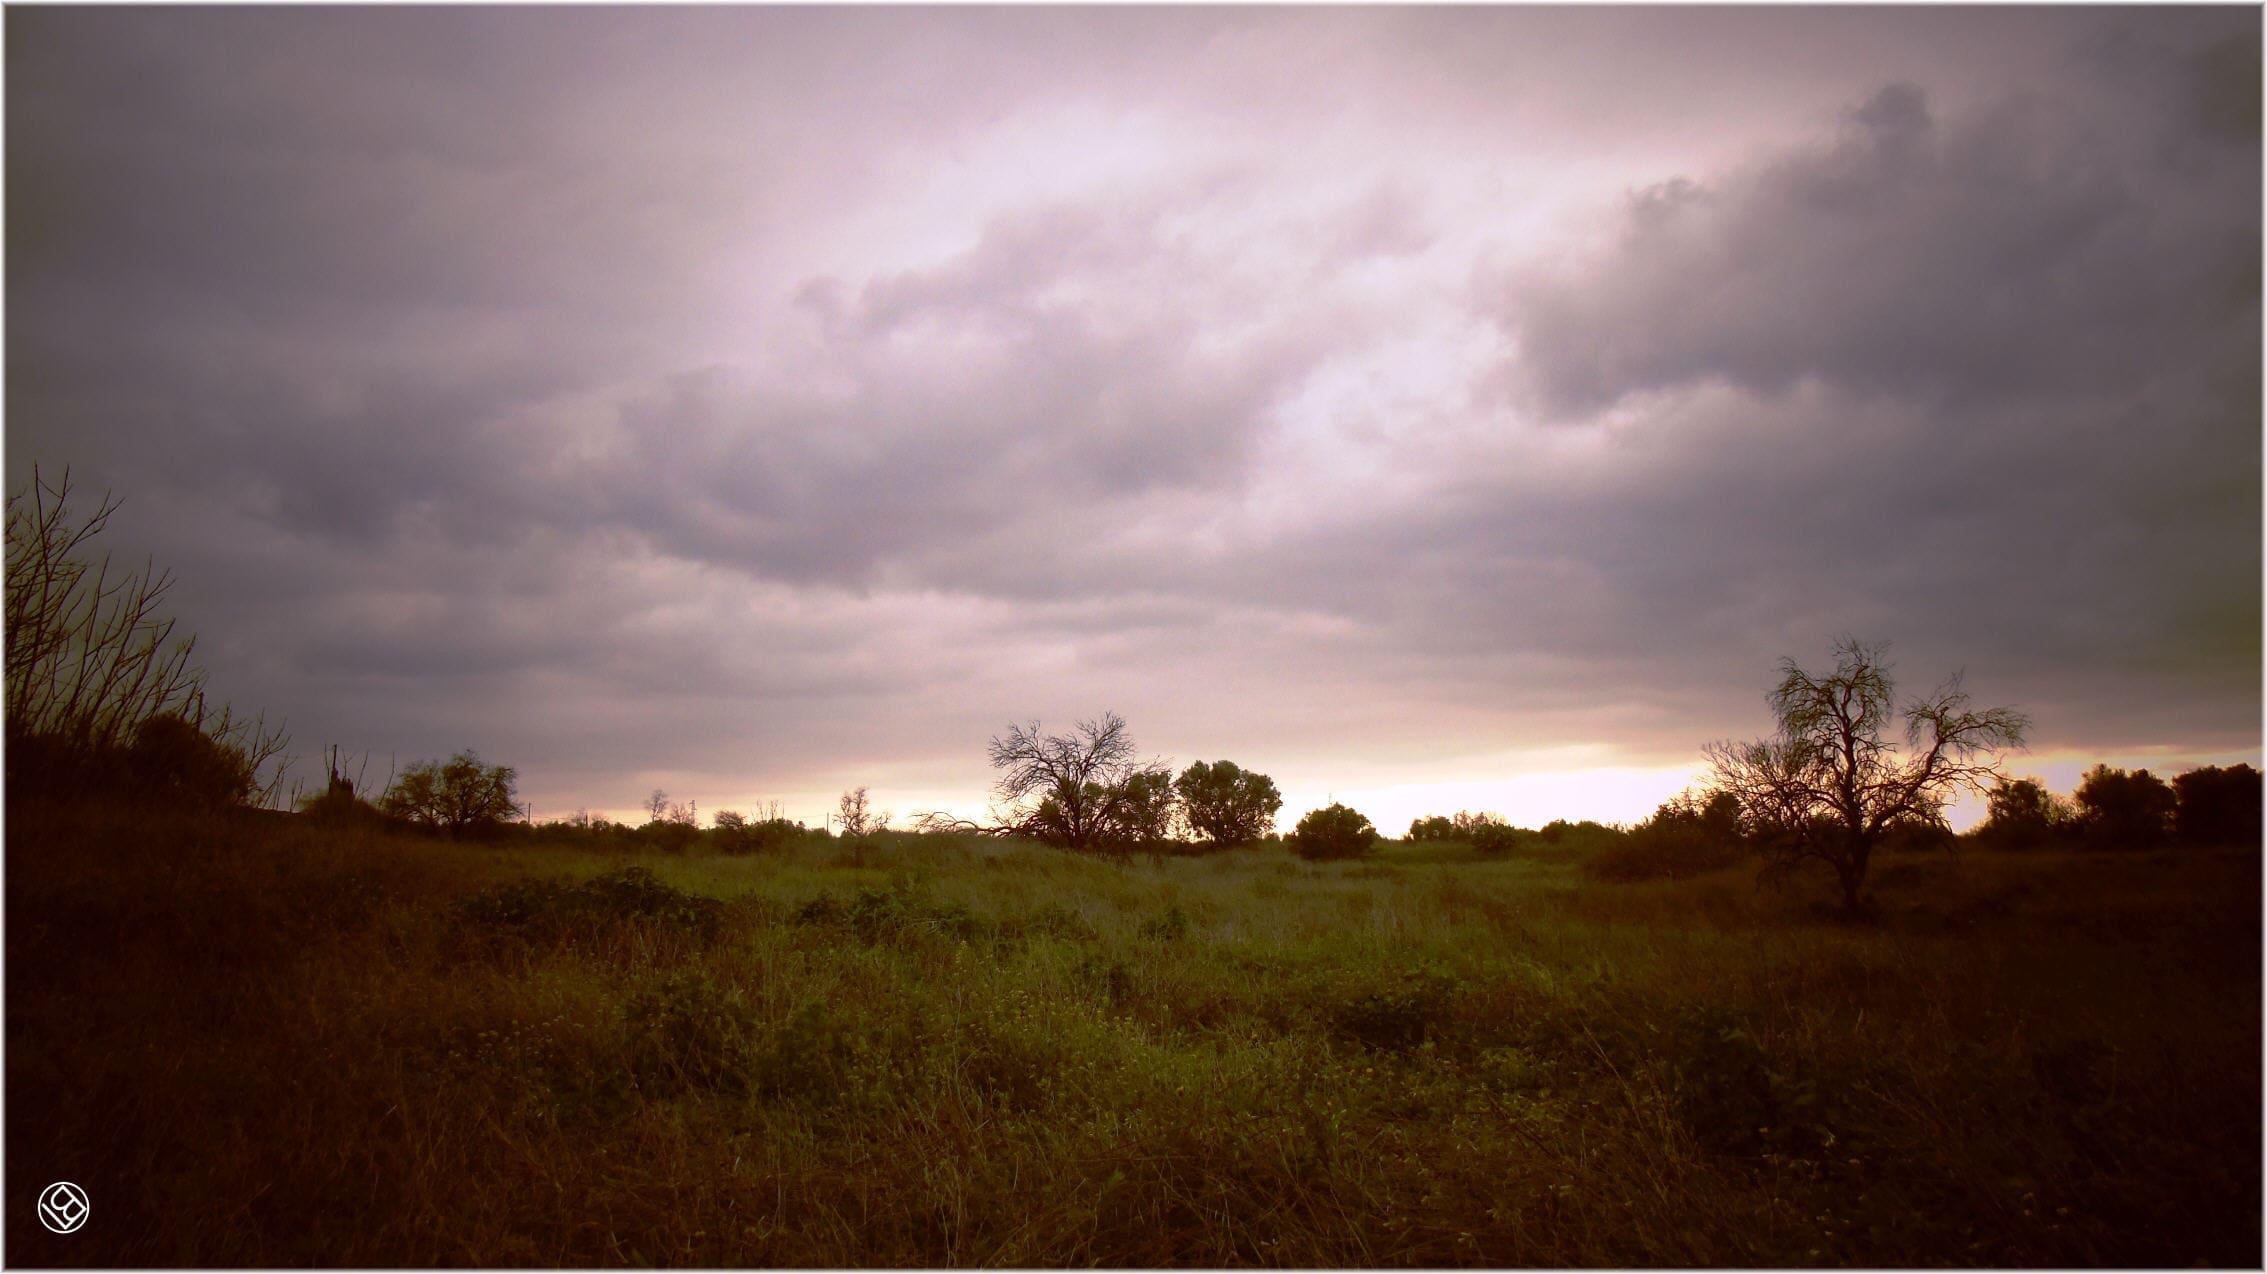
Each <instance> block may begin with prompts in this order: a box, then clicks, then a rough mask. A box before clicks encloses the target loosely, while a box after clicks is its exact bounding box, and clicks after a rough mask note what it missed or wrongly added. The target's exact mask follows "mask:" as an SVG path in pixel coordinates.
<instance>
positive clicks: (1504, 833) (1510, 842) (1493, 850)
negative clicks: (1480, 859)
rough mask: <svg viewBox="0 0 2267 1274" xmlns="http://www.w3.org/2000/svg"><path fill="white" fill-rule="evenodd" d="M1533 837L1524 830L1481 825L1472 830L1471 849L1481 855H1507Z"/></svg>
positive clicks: (1532, 834)
mask: <svg viewBox="0 0 2267 1274" xmlns="http://www.w3.org/2000/svg"><path fill="white" fill-rule="evenodd" d="M1534 836H1535V833H1533V832H1530V831H1527V830H1526V829H1524V828H1518V827H1506V826H1505V825H1503V824H1502V823H1481V824H1478V825H1477V826H1475V827H1473V829H1472V848H1473V850H1474V851H1476V852H1478V853H1482V854H1508V853H1510V852H1511V851H1513V850H1515V849H1518V848H1520V846H1521V845H1522V844H1524V843H1525V842H1526V841H1528V840H1530V839H1532V838H1533V837H1534Z"/></svg>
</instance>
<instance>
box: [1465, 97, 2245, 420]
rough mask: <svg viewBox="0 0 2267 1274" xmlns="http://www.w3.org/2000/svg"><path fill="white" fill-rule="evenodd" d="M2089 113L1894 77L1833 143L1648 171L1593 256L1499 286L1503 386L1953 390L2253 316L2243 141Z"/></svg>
mask: <svg viewBox="0 0 2267 1274" xmlns="http://www.w3.org/2000/svg"><path fill="white" fill-rule="evenodd" d="M2103 110H2108V111H2114V110H2115V105H2114V104H2112V105H2106V106H2103V107H2099V108H2097V111H2103ZM2093 123H2094V121H2093V120H2092V119H2091V118H2088V117H2084V116H2073V115H2071V114H2069V113H2067V112H2066V111H2065V110H2063V109H2062V108H2061V107H2060V105H2059V104H2056V103H2050V102H2046V101H2042V100H2035V99H2034V100H2014V101H2008V102H2003V103H2001V104H1998V105H1996V106H1993V107H1989V108H1985V109H1980V110H1976V111H1973V112H1960V113H1955V114H1953V115H1951V116H1949V117H1942V116H1941V113H1940V112H1938V111H1936V110H1935V109H1934V108H1932V107H1931V105H1930V104H1929V103H1928V101H1927V98H1926V95H1925V94H1924V93H1923V92H1922V91H1921V90H1919V89H1917V88H1915V87H1913V86H1911V85H1902V84H1898V85H1890V86H1888V87H1885V88H1883V89H1881V90H1879V91H1878V92H1877V93H1875V94H1873V95H1872V96H1871V97H1870V98H1868V99H1867V100H1865V101H1864V102H1863V103H1862V104H1860V105H1859V106H1858V107H1856V108H1855V109H1854V110H1853V111H1852V112H1851V113H1850V115H1849V117H1848V121H1847V123H1846V125H1845V126H1844V128H1843V129H1842V130H1841V135H1840V136H1839V137H1837V138H1836V139H1835V140H1833V141H1832V142H1831V143H1828V144H1824V145H1821V146H1817V147H1813V148H1807V149H1804V150H1801V151H1798V152H1796V153H1794V154H1792V155H1787V156H1783V157H1779V158H1775V159H1771V160H1768V161H1765V162H1763V163H1760V164H1758V165H1757V166H1755V167H1754V168H1752V169H1750V170H1748V171H1745V172H1741V173H1737V174H1733V175H1731V176H1729V177H1725V178H1720V179H1715V180H1712V181H1709V182H1706V183H1698V184H1695V183H1691V182H1686V183H1684V184H1677V183H1669V184H1664V185H1659V186H1653V187H1649V188H1647V189H1645V190H1643V191H1641V192H1640V193H1638V194H1637V195H1635V196H1633V197H1632V199H1631V200H1630V202H1629V206H1628V207H1627V209H1626V210H1625V213H1624V217H1623V222H1622V228H1621V233H1620V234H1619V236H1618V237H1617V238H1615V239H1614V240H1613V241H1612V242H1611V243H1610V244H1608V245H1607V246H1606V247H1605V248H1604V249H1603V250H1602V251H1601V252H1600V253H1599V254H1598V255H1596V256H1594V257H1588V258H1580V259H1578V260H1577V261H1576V262H1575V263H1573V264H1571V265H1567V266H1564V267H1561V268H1560V269H1557V270H1545V271H1540V272H1529V273H1522V274H1519V275H1517V276H1515V277H1513V278H1512V279H1510V280H1507V281H1506V282H1505V283H1504V284H1503V291H1502V292H1501V293H1500V296H1501V298H1502V304H1503V310H1502V313H1503V316H1504V321H1505V322H1506V324H1507V327H1508V328H1509V330H1510V332H1511V333H1512V335H1513V338H1514V340H1515V341H1516V343H1517V347H1518V354H1517V363H1516V365H1515V367H1514V368H1513V369H1512V371H1511V372H1510V376H1511V377H1512V381H1513V384H1514V385H1515V386H1516V387H1517V388H1518V389H1519V390H1521V391H1523V393H1525V394H1526V395H1527V396H1528V397H1529V400H1530V401H1532V402H1533V403H1534V404H1535V405H1536V406H1537V407H1538V408H1539V409H1541V410H1543V411H1545V412H1548V413H1550V414H1552V415H1555V416H1561V417H1567V418H1576V419H1579V418H1581V417H1583V416H1585V415H1587V414H1589V413H1592V412H1595V411H1597V410H1599V409H1601V408H1604V407H1607V406H1609V405H1611V404H1612V403H1613V402H1615V401H1616V400H1617V399H1619V398H1620V397H1622V396H1624V395H1627V394H1631V393H1637V392H1643V391H1648V390H1661V389H1669V388H1675V387H1678V386H1686V385H1693V384H1698V383H1704V382H1707V381H1710V380H1722V381H1725V382H1728V383H1731V384H1735V385H1739V386H1743V387H1746V388H1749V389H1753V390H1756V391H1759V392H1777V391H1781V390H1784V389H1786V388H1787V387H1788V386H1790V385H1793V384H1795V383H1796V382H1798V381H1800V380H1802V379H1804V378H1806V377H1816V378H1820V379H1822V380H1825V381H1827V382H1829V383H1832V384H1836V385H1840V386H1844V387H1847V388H1849V389H1851V390H1853V391H1856V392H1860V393H1866V394H1886V395H1893V396H1898V397H1906V398H1915V399H1922V400H1927V401H1932V402H1936V403H1941V404H1951V405H1956V404H1960V403H1964V402H1968V401H1972V400H1976V399H1981V398H2002V399H2004V398H2006V397H2008V396H2011V395H2017V394H2054V395H2069V394H2077V395H2091V394H2099V393H2105V392H2118V391H2121V390H2124V389H2126V388H2128V387H2130V386H2133V385H2135V384H2137V383H2140V382H2142V381H2145V380H2146V379H2148V378H2149V377H2150V376H2152V375H2154V374H2155V373H2156V372H2157V371H2158V370H2159V369H2160V368H2162V367H2164V366H2166V365H2167V364H2170V363H2177V362H2180V361H2183V360H2185V359H2187V358H2189V357H2191V356H2192V353H2193V350H2194V348H2195V346H2196V345H2197V344H2198V342H2199V341H2203V342H2207V343H2217V342H2218V340H2219V338H2220V334H2221V333H2223V332H2224V331H2226V330H2227V329H2229V328H2231V327H2237V328H2240V327H2241V326H2242V325H2244V324H2245V323H2246V322H2247V321H2249V320H2250V319H2251V318H2253V317H2254V316H2253V314H2252V311H2253V310H2255V309H2256V305H2255V302H2256V295H2257V293H2256V287H2257V276H2258V245H2257V238H2258V236H2257V209H2258V203H2257V185H2258V172H2259V168H2258V155H2257V153H2256V151H2252V152H2248V153H2246V152H2241V151H2228V152H2225V153H2223V154H2222V155H2221V156H2220V157H2219V159H2218V162H2216V163H2215V164H2213V165H2211V166H2209V167H2207V168H2204V169H2201V170H2192V171H2184V172H2165V171H2163V170H2161V169H2160V168H2159V167H2158V166H2157V165H2156V163H2155V162H2154V160H2153V158H2152V157H2150V156H2148V155H2144V154H2136V153H2134V152H2132V151H2130V150H2125V149H2121V148H2117V147H2110V148H2105V146H2104V145H2103V141H2104V139H2103V137H2102V136H2101V134H2100V133H2099V132H2098V131H2097V130H2096V129H2095V128H2094V127H2093V126H2092V125H2093ZM2247 280H2248V282H2246V281H2247Z"/></svg>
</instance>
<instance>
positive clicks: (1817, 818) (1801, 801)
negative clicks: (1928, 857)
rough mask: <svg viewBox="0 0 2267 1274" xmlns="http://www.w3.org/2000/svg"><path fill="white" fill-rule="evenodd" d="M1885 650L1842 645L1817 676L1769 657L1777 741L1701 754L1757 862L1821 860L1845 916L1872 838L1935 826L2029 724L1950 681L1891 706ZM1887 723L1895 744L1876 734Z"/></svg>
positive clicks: (1859, 893)
mask: <svg viewBox="0 0 2267 1274" xmlns="http://www.w3.org/2000/svg"><path fill="white" fill-rule="evenodd" d="M1887 649H1888V646H1887V643H1882V642H1863V641H1859V640H1857V639H1856V638H1854V637H1843V638H1841V639H1840V640H1838V641H1837V642H1836V643H1835V648H1834V650H1835V664H1834V671H1833V672H1831V673H1829V674H1827V675H1825V676H1813V675H1811V674H1810V673H1808V672H1805V671H1804V670H1803V669H1802V668H1801V667H1800V666H1798V665H1797V664H1796V663H1795V661H1794V660H1792V659H1782V660H1780V662H1779V669H1780V674H1781V675H1780V681H1779V685H1778V687H1777V688H1776V689H1774V690H1772V692H1771V694H1770V703H1771V711H1772V715H1773V716H1774V717H1776V718H1777V719H1778V723H1779V732H1778V734H1776V735H1775V736H1773V737H1771V738H1768V739H1761V740H1756V741H1754V742H1749V743H1729V742H1727V743H1714V744H1710V745H1709V747H1708V757H1709V760H1710V761H1711V762H1712V763H1713V766H1714V771H1715V773H1714V776H1713V779H1712V795H1713V794H1722V795H1729V796H1731V797H1732V798H1733V799H1734V800H1736V801H1737V802H1738V803H1739V811H1740V820H1741V826H1742V829H1743V830H1744V831H1745V832H1746V833H1747V834H1748V836H1749V838H1750V841H1751V843H1752V844H1753V845H1754V846H1755V848H1756V849H1757V851H1758V852H1760V853H1761V854H1763V856H1764V858H1765V861H1766V863H1767V864H1768V865H1769V866H1770V867H1771V868H1772V869H1773V870H1777V871H1786V870H1789V869H1792V868H1793V867H1795V866H1797V865H1799V864H1801V863H1803V862H1805V861H1812V860H1815V861H1818V862H1822V863H1824V864H1826V865H1827V866H1828V867H1830V868H1832V869H1833V871H1834V875H1835V879H1836V880H1837V882H1838V883H1839V884H1840V885H1841V888H1842V902H1843V905H1844V906H1845V907H1846V908H1847V909H1849V910H1850V911H1853V912H1856V911H1860V910H1863V909H1864V906H1865V881H1866V869H1867V867H1868V865H1869V864H1870V863H1871V862H1872V860H1873V855H1874V851H1875V850H1876V849H1877V848H1878V847H1879V846H1880V845H1881V842H1882V838H1883V836H1884V834H1885V833H1886V832H1887V831H1888V830H1889V829H1890V828H1891V827H1892V826H1893V825H1896V824H1899V823H1906V822H1911V821H1913V820H1916V819H1918V820H1922V821H1926V822H1931V823H1941V822H1942V821H1943V814H1942V810H1943V807H1944V804H1945V802H1946V801H1947V800H1949V799H1950V797H1951V796H1952V795H1953V793H1954V792H1956V791H1958V790H1960V789H1963V788H1965V789H1970V790H1977V791H1980V790H1982V787H1983V783H1984V781H1985V780H1986V779H1992V778H1999V777H2002V776H2001V775H2000V773H1999V770H1998V762H1999V757H2000V755H2001V754H2002V753H2003V752H2004V751H2006V750H2009V749H2012V748H2016V747H2019V746H2021V745H2022V742H2023V736H2024V732H2025V731H2026V729H2028V727H2029V722H2028V721H2027V720H2026V719H2025V718H2024V717H2023V715H2022V714H2021V713H2018V712H2016V711H2014V710H2012V709H2009V708H1984V709H1978V708H1974V707H1972V706H1970V701H1969V698H1968V695H1967V693H1966V692H1965V691H1963V690H1962V689H1961V688H1960V677H1959V675H1958V674H1954V675H1953V676H1952V677H1951V678H1950V679H1949V680H1947V681H1945V682H1944V683H1943V684H1942V685H1940V686H1938V687H1937V688H1936V689H1935V690H1933V691H1931V692H1930V693H1928V694H1927V695H1924V696H1922V697H1920V698H1916V699H1910V700H1907V701H1906V702H1905V704H1904V706H1903V708H1902V709H1901V710H1900V709H1899V707H1898V705H1897V703H1896V699H1895V689H1894V686H1893V684H1892V683H1891V681H1890V678H1889V671H1890V668H1889V665H1888V663H1887V662H1886V661H1885V660H1884V658H1883V656H1884V654H1885V652H1886V651H1887ZM1899 718H1902V719H1903V722H1904V730H1903V733H1904V746H1903V748H1899V747H1898V746H1897V745H1895V744H1894V743H1892V742H1891V741H1890V740H1889V739H1888V737H1887V735H1888V733H1889V731H1890V730H1891V729H1892V728H1893V727H1894V725H1895V724H1896V722H1897V720H1898V719H1899Z"/></svg>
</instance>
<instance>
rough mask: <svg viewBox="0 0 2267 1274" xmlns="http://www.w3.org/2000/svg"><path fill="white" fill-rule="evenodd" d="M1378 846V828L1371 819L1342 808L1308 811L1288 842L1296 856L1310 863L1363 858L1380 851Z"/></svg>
mask: <svg viewBox="0 0 2267 1274" xmlns="http://www.w3.org/2000/svg"><path fill="white" fill-rule="evenodd" d="M1377 842H1378V831H1377V828H1375V827H1372V826H1371V825H1370V820H1369V819H1368V818H1367V817H1365V816H1363V815H1362V814H1361V813H1359V812H1358V811H1355V810H1353V809H1350V808H1348V807H1346V806H1344V805H1338V804H1333V805H1326V806H1324V807H1323V808H1321V809H1319V810H1310V811H1308V812H1307V815H1306V817H1304V818H1302V819H1300V820H1299V825H1298V826H1297V827H1296V828H1294V829H1292V832H1291V835H1290V837H1289V839H1288V840H1287V841H1285V843H1286V844H1287V845H1289V846H1290V847H1291V852H1292V853H1294V854H1297V855H1298V856H1299V857H1301V858H1304V859H1307V860H1309V861H1320V860H1325V859H1336V858H1361V857H1364V856H1366V855H1367V854H1369V853H1370V852H1371V851H1372V850H1374V849H1376V848H1377Z"/></svg>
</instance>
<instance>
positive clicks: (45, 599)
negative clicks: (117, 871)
mask: <svg viewBox="0 0 2267 1274" xmlns="http://www.w3.org/2000/svg"><path fill="white" fill-rule="evenodd" d="M70 495H71V474H70V471H69V470H67V469H66V470H65V471H64V472H63V476H62V477H61V478H60V479H59V480H57V481H55V482H53V483H49V482H48V481H46V480H45V478H43V477H42V476H41V474H40V472H39V470H38V468H37V467H36V466H35V467H34V468H33V470H32V476H31V484H30V486H29V487H28V488H27V489H26V490H24V491H22V492H19V493H16V494H13V495H11V496H9V497H8V501H7V600H6V623H7V653H6V657H5V664H4V666H5V682H6V694H7V721H8V728H7V733H8V738H9V741H10V746H11V748H14V749H20V751H19V752H18V755H19V757H26V758H28V757H29V756H30V755H31V754H34V753H37V754H40V755H41V756H42V757H44V758H45V761H46V763H47V765H48V767H49V771H50V772H48V773H45V774H43V775H42V779H43V785H45V786H48V787H50V788H53V787H54V785H55V784H56V783H57V782H58V781H59V780H63V779H65V778H66V775H65V774H64V773H63V771H68V770H77V771H80V772H82V773H83V772H84V771H86V770H87V769H88V768H89V767H90V765H92V764H94V763H96V762H98V761H99V759H100V758H102V757H103V756H105V755H115V754H117V753H119V752H121V751H122V750H124V749H126V748H128V747H129V746H131V745H132V744H134V743H135V742H136V740H137V738H138V737H139V736H140V735H141V734H142V732H143V730H144V727H146V726H148V725H149V723H151V722H153V721H157V720H159V719H160V718H178V719H179V720H180V721H182V722H185V723H186V724H187V725H188V727H190V728H191V729H194V730H196V731H197V732H199V733H201V734H203V735H204V736H205V737H206V738H207V739H209V740H211V741H212V742H213V744H215V745H216V746H218V747H220V748H222V749H224V750H226V751H229V752H233V753H236V754H237V755H238V756H239V757H240V758H241V759H242V761H243V762H244V770H245V773H246V774H247V775H253V776H256V775H257V774H258V773H259V772H260V771H261V770H263V769H265V768H266V767H267V766H268V764H269V763H270V762H271V761H274V760H275V759H276V758H277V757H279V756H281V755H282V754H283V751H284V748H285V747H286V746H287V745H288V743H289V740H288V739H287V738H286V737H285V736H284V735H283V734H282V732H281V731H271V730H269V729H268V728H267V723H266V721H265V719H264V718H260V717H254V718H252V719H251V720H248V721H247V720H244V719H242V718H239V717H237V716H235V715H234V713H233V712H231V711H230V710H229V709H228V708H226V707H223V708H221V709H220V711H219V712H217V713H213V712H210V711H208V709H207V706H206V702H205V674H204V671H203V670H202V669H200V668H198V667H196V666H195V665H194V664H192V663H191V662H190V655H191V653H192V651H193V650H194V649H195V647H196V639H195V638H194V637H187V636H184V637H181V638H179V639H176V638H175V637H174V635H173V632H174V627H175V621H174V620H172V619H171V618H169V617H167V616H165V615H163V614H161V613H160V612H159V606H160V604H161V603H162V602H163V600H164V598H165V594H166V592H167V591H168V590H169V589H171V588H172V586H173V577H172V575H171V574H170V573H167V572H164V571H158V570H155V569H153V568H152V567H150V566H149V565H148V564H144V566H143V567H142V569H141V570H139V571H133V570H120V569H116V568H114V567H113V566H112V564H111V560H110V557H109V555H108V554H104V555H102V556H100V557H98V558H94V559H92V560H91V561H90V560H89V559H88V557H87V556H86V550H87V548H88V545H89V544H90V542H91V541H92V540H93V539H94V538H95V537H96V536H98V535H100V534H101V533H102V531H103V530H104V528H105V527H107V526H108V525H109V522H110V517H111V515H112V514H113V513H115V512H117V510H118V501H117V500H115V499H111V498H108V497H105V498H104V499H103V500H102V501H101V502H100V503H99V504H97V505H96V507H95V510H94V512H93V513H92V514H90V515H88V516H86V517H85V518H84V519H78V518H74V516H73V515H72V513H71V511H70ZM11 768H12V769H13V768H15V766H14V764H13V763H12V764H11ZM282 780H283V773H282V770H281V769H280V768H278V769H277V770H276V771H275V773H274V775H273V777H271V778H270V779H268V780H267V781H266V782H265V783H264V784H263V783H261V782H259V781H258V780H257V779H256V778H255V779H254V780H253V781H252V783H251V786H250V787H249V788H248V789H246V794H247V795H248V796H249V797H251V798H253V799H257V800H260V801H262V802H270V801H273V800H274V798H275V795H276V793H277V791H278V790H279V789H280V787H281V784H282Z"/></svg>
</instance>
